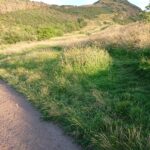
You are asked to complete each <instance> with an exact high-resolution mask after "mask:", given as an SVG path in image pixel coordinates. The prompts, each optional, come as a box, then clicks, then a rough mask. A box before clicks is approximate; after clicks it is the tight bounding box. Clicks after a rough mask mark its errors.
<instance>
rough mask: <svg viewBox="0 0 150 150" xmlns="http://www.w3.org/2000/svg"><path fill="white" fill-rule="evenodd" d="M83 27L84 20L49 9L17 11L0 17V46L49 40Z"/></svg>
mask: <svg viewBox="0 0 150 150" xmlns="http://www.w3.org/2000/svg"><path fill="white" fill-rule="evenodd" d="M85 25H86V23H85V21H84V19H82V20H81V19H79V18H78V17H76V16H72V15H67V14H66V13H63V12H59V11H56V10H54V9H51V8H38V9H29V10H17V11H14V12H9V13H6V14H1V15H0V44H7V43H9V44H11V43H16V42H20V41H32V40H42V39H49V38H51V37H54V36H60V35H63V34H64V33H67V32H71V31H75V30H79V29H80V28H82V27H83V26H85Z"/></svg>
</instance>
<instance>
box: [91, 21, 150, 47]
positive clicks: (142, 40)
mask: <svg viewBox="0 0 150 150" xmlns="http://www.w3.org/2000/svg"><path fill="white" fill-rule="evenodd" d="M91 40H92V41H97V43H98V44H101V45H103V46H109V45H113V46H121V47H124V48H129V49H130V48H147V47H149V46H150V23H139V22H138V23H132V24H128V25H124V26H120V25H117V26H113V27H110V28H108V29H106V30H104V31H102V32H101V33H100V34H99V35H94V36H93V37H92V38H91Z"/></svg>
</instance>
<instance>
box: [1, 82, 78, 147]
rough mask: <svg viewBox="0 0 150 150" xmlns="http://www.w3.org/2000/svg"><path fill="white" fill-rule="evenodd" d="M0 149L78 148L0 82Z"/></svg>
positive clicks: (21, 97) (57, 128)
mask: <svg viewBox="0 0 150 150" xmlns="http://www.w3.org/2000/svg"><path fill="white" fill-rule="evenodd" d="M0 149H1V150H42V149H44V150H60V149H61V150H79V149H80V148H79V147H78V146H76V145H75V144H73V143H72V140H71V139H70V138H68V137H67V136H65V135H64V134H63V132H62V131H61V130H60V129H59V127H57V126H56V125H54V124H52V123H48V122H44V121H42V120H41V119H40V114H39V113H38V112H37V111H36V110H34V109H33V108H32V106H31V105H30V104H29V103H28V102H27V101H26V100H25V98H24V97H23V96H21V95H20V94H18V93H16V92H15V90H13V89H12V88H11V87H9V86H8V85H6V84H5V83H4V82H3V81H0Z"/></svg>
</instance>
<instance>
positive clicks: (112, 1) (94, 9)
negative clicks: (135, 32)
mask: <svg viewBox="0 0 150 150" xmlns="http://www.w3.org/2000/svg"><path fill="white" fill-rule="evenodd" d="M56 8H57V9H59V10H61V11H62V12H66V13H69V14H73V15H78V16H80V17H84V18H88V19H93V18H95V17H97V16H99V15H101V14H115V17H114V19H116V18H117V19H116V20H115V21H118V22H120V23H121V22H122V23H123V22H129V21H135V20H136V19H138V15H139V13H140V12H141V9H140V8H138V7H137V6H135V5H133V4H131V3H129V2H128V1H127V0H100V1H97V2H96V3H94V4H92V5H85V6H80V7H76V6H62V7H56Z"/></svg>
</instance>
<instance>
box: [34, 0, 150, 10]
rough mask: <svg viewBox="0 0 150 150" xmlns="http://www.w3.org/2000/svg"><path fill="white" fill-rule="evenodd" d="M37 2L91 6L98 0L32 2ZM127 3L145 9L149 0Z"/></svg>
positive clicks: (136, 0) (130, 0)
mask: <svg viewBox="0 0 150 150" xmlns="http://www.w3.org/2000/svg"><path fill="white" fill-rule="evenodd" d="M34 1H38V2H44V3H47V4H57V5H86V4H93V3H94V2H96V1H98V0H34ZM129 2H131V3H133V4H135V5H136V6H138V7H140V8H141V9H143V10H144V9H145V6H147V5H148V4H149V2H150V1H149V0H129Z"/></svg>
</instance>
